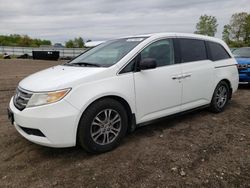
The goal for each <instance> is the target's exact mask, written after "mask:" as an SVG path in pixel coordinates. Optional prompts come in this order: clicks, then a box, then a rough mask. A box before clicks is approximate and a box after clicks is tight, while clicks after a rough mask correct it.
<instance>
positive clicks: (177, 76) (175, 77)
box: [172, 75, 182, 80]
mask: <svg viewBox="0 0 250 188" xmlns="http://www.w3.org/2000/svg"><path fill="white" fill-rule="evenodd" d="M181 78H182V76H181V75H175V76H172V79H173V80H179V79H181Z"/></svg>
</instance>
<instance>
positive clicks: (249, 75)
mask: <svg viewBox="0 0 250 188" xmlns="http://www.w3.org/2000/svg"><path fill="white" fill-rule="evenodd" d="M239 77H240V78H239V82H248V83H250V72H242V73H241V72H240V73H239Z"/></svg>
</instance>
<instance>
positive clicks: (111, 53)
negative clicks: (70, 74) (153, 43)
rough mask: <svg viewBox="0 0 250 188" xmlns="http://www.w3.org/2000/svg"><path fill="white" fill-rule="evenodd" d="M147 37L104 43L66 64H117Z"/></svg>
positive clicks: (104, 65) (105, 65)
mask: <svg viewBox="0 0 250 188" xmlns="http://www.w3.org/2000/svg"><path fill="white" fill-rule="evenodd" d="M144 39H145V38H123V39H117V40H112V41H108V42H105V43H102V44H100V45H98V46H96V47H95V48H92V49H90V50H88V51H87V52H85V53H83V54H81V55H80V56H78V57H76V58H75V59H73V60H72V61H70V62H69V63H67V64H65V65H70V66H74V65H75V66H95V67H109V66H112V65H114V64H116V63H117V62H118V61H119V60H121V59H122V58H123V57H124V56H125V55H126V54H128V53H129V52H130V51H131V50H132V49H133V48H134V47H135V46H137V45H138V44H139V43H141V42H142V41H143V40H144Z"/></svg>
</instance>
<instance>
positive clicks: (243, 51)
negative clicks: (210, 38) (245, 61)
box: [233, 48, 250, 58]
mask: <svg viewBox="0 0 250 188" xmlns="http://www.w3.org/2000/svg"><path fill="white" fill-rule="evenodd" d="M233 54H234V56H235V57H246V58H250V48H239V49H236V50H234V51H233Z"/></svg>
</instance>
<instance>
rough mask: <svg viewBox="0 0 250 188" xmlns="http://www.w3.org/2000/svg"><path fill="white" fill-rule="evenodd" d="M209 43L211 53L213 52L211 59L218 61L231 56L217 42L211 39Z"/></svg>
mask: <svg viewBox="0 0 250 188" xmlns="http://www.w3.org/2000/svg"><path fill="white" fill-rule="evenodd" d="M207 43H208V46H209V50H210V54H211V57H210V59H211V60H212V61H218V60H222V59H228V58H231V57H230V55H229V54H228V53H227V51H226V50H225V48H224V47H223V46H222V45H220V44H218V43H215V42H210V41H209V42H207Z"/></svg>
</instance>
